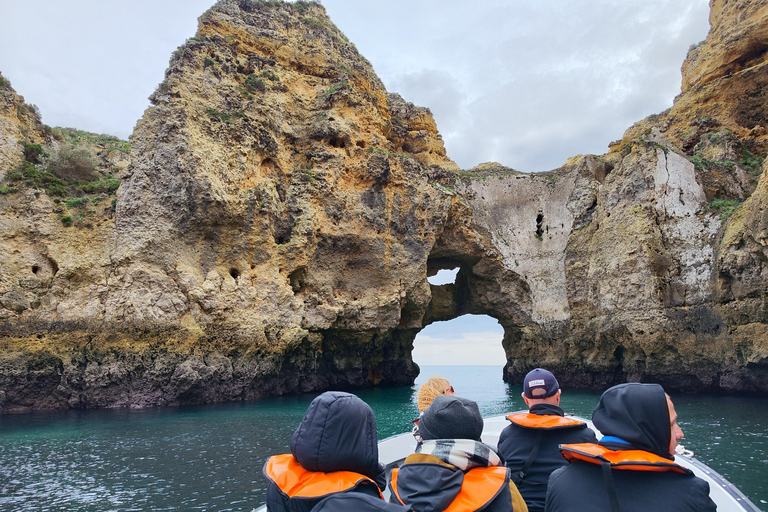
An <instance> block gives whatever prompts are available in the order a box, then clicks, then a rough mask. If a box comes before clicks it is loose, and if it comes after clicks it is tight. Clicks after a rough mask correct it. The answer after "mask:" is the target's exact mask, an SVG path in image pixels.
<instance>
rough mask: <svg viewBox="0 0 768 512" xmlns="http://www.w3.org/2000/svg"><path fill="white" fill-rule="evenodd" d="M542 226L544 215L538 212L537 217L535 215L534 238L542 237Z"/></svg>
mask: <svg viewBox="0 0 768 512" xmlns="http://www.w3.org/2000/svg"><path fill="white" fill-rule="evenodd" d="M543 225H544V213H542V212H539V214H538V215H536V236H538V237H542V236H543V235H544V229H543V228H542V226H543Z"/></svg>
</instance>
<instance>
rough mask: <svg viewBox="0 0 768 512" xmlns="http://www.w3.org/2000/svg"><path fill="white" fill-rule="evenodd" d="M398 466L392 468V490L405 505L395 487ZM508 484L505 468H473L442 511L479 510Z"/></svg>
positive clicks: (464, 511)
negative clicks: (454, 496)
mask: <svg viewBox="0 0 768 512" xmlns="http://www.w3.org/2000/svg"><path fill="white" fill-rule="evenodd" d="M397 474H398V468H395V469H393V470H392V492H393V493H394V495H395V498H397V501H398V502H399V503H400V504H402V505H407V504H406V503H405V502H404V501H403V500H402V499H401V498H400V493H399V492H398V489H397ZM507 485H509V479H508V478H507V468H506V467H504V466H493V467H489V468H474V469H470V470H469V471H467V472H466V473H464V481H463V482H462V484H461V490H460V491H459V493H458V494H457V495H456V498H454V500H453V501H452V502H451V504H450V505H448V508H446V509H445V510H444V512H469V511H472V510H479V509H480V508H482V507H484V506H485V505H487V504H488V503H490V502H491V501H492V500H493V499H494V498H495V497H496V496H498V495H499V493H500V492H501V491H502V490H503V489H504V487H505V486H507Z"/></svg>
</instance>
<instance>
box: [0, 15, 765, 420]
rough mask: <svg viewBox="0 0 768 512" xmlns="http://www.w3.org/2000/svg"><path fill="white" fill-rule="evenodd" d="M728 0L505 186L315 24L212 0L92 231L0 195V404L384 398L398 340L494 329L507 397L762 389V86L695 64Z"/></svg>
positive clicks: (739, 74)
mask: <svg viewBox="0 0 768 512" xmlns="http://www.w3.org/2000/svg"><path fill="white" fill-rule="evenodd" d="M748 4H749V5H746V4H743V5H744V6H745V7H744V8H743V9H742V8H738V9H737V8H735V7H734V6H733V5H732V3H724V5H720V3H718V2H714V3H713V17H712V20H713V31H712V33H711V35H710V38H709V39H708V40H707V42H705V43H704V44H702V45H700V46H699V47H698V49H697V50H692V52H691V55H690V56H689V60H688V61H687V62H688V63H687V64H686V69H687V71H686V76H690V77H694V75H695V77H697V78H690V79H686V80H688V81H689V82H690V84H688V85H686V90H685V91H684V93H683V94H682V95H681V96H680V97H678V98H677V100H676V102H675V106H674V107H673V108H672V109H671V110H670V111H668V112H665V113H662V114H660V115H658V116H651V117H650V118H648V119H646V120H643V121H641V122H640V123H638V125H636V126H634V127H632V128H630V129H629V130H628V132H627V133H626V134H625V136H624V139H623V141H621V142H617V143H615V144H613V145H612V147H611V151H609V153H608V154H606V155H604V156H603V157H595V156H579V157H575V158H573V159H571V160H569V162H568V163H567V164H566V165H565V166H563V167H562V168H560V169H557V170H554V171H551V172H548V173H538V174H522V173H518V172H515V171H513V170H511V169H508V168H505V167H503V166H501V165H499V164H484V165H481V166H478V167H477V168H475V169H471V170H469V171H461V170H459V169H458V168H457V166H456V165H455V164H454V163H453V162H452V161H451V160H450V159H449V158H448V157H447V156H446V154H445V150H444V147H443V144H442V140H441V138H440V136H439V134H438V132H437V128H436V126H435V123H434V120H433V119H432V116H431V114H430V113H429V111H428V110H426V109H424V108H419V107H415V106H414V105H412V104H410V103H407V102H406V101H404V100H403V99H402V98H400V97H399V96H397V95H395V94H391V93H388V92H387V91H386V90H385V88H384V86H383V85H382V84H381V82H380V81H379V79H378V78H377V77H376V76H375V74H374V73H373V70H372V69H371V67H370V65H369V63H368V62H367V61H366V60H365V59H364V58H363V57H362V56H360V55H359V54H358V53H357V51H356V49H355V48H354V46H353V45H352V43H351V42H349V41H348V40H347V39H346V38H345V37H344V35H343V34H341V33H340V32H339V31H338V29H336V28H335V27H334V26H333V24H332V23H331V22H330V20H328V18H327V17H326V15H325V12H324V10H323V8H322V7H321V6H319V5H318V4H315V3H310V2H296V3H293V4H282V3H277V2H252V1H248V0H222V1H220V2H219V3H217V4H216V5H215V6H214V7H213V8H212V9H211V10H209V11H208V12H207V13H205V14H204V15H203V16H202V17H201V18H200V24H199V29H198V32H197V34H196V36H195V37H193V38H192V39H190V40H189V41H188V42H187V43H186V44H185V45H184V46H182V47H181V48H179V50H178V51H177V52H176V53H175V54H174V56H173V58H172V59H171V64H170V67H169V69H168V71H167V73H166V76H165V79H164V80H163V82H162V83H161V84H160V85H159V87H158V89H157V90H156V91H155V93H154V94H153V95H152V97H151V101H152V104H153V105H152V107H150V108H149V109H148V110H147V112H146V113H145V115H144V117H143V118H142V119H141V120H140V121H139V123H138V124H137V126H136V129H135V132H134V134H133V136H132V139H131V158H130V165H129V166H128V168H127V169H126V170H125V172H124V174H123V176H122V177H123V182H122V185H121V186H120V189H119V191H118V194H117V200H116V203H115V208H114V210H115V211H114V215H112V214H110V215H107V216H105V217H104V218H102V219H100V220H99V222H91V223H89V224H88V225H85V224H75V225H74V226H70V227H66V226H64V225H63V224H62V222H61V219H60V215H59V214H57V212H56V208H57V206H56V203H54V202H53V200H51V198H50V197H48V195H47V194H45V193H41V191H40V190H36V189H34V188H33V189H26V190H20V191H19V192H15V193H13V194H6V195H0V222H2V224H1V225H0V227H1V229H0V246H1V247H2V254H3V256H2V258H3V259H2V261H1V262H0V263H2V267H1V270H0V286H1V287H2V288H0V298H1V300H0V305H2V307H1V308H0V318H2V319H3V320H4V322H5V323H4V324H3V325H2V328H1V331H2V336H0V390H2V391H0V408H1V409H2V410H5V411H12V410H26V409H29V408H41V407H45V408H56V407H109V406H144V405H163V404H181V403H200V402H211V401H219V400H240V399H249V398H257V397H261V396H267V395H274V394H281V393H288V392H299V391H304V392H306V391H314V390H321V389H328V388H330V387H360V386H370V385H403V384H410V383H412V382H413V378H414V377H415V375H416V374H417V372H418V368H417V367H416V366H415V364H414V363H413V362H412V360H411V350H412V348H413V340H414V337H415V336H416V334H417V333H418V331H419V330H420V329H422V328H423V327H424V326H425V325H427V324H429V323H431V322H435V321H442V320H449V319H452V318H456V317H458V316H460V315H463V314H467V313H472V314H487V315H490V316H492V317H494V318H496V319H498V320H499V322H500V324H501V325H502V326H503V327H504V332H505V334H504V341H503V346H504V349H505V351H506V354H507V366H506V368H505V373H504V377H505V378H506V379H511V380H513V381H517V380H519V379H520V378H522V375H523V374H524V373H525V372H526V371H527V370H529V369H530V368H531V367H533V366H547V367H549V368H551V369H553V370H554V371H556V372H557V374H558V378H559V379H560V380H561V383H563V384H564V385H568V386H584V387H595V388H597V387H603V386H606V385H609V384H613V383H616V382H620V381H624V380H639V381H655V382H660V383H662V384H664V385H665V386H667V387H668V388H669V389H673V390H685V391H726V392H727V391H736V390H738V391H746V392H757V391H761V390H762V391H764V390H766V389H768V347H767V346H766V345H765V341H764V340H765V339H766V337H765V330H766V325H768V323H767V314H766V313H767V312H766V308H765V305H764V295H765V290H766V282H768V280H767V279H768V278H766V276H768V274H767V273H766V271H765V269H763V267H764V264H765V261H766V256H768V252H766V249H765V247H766V240H767V239H768V238H766V236H765V234H764V233H762V231H761V230H764V227H765V225H768V224H766V219H765V204H766V201H768V198H766V195H765V194H766V191H765V187H766V181H765V180H766V178H765V173H764V172H762V171H763V170H764V166H763V167H761V165H762V160H761V157H762V156H764V155H765V153H766V149H768V148H766V145H765V144H766V140H767V139H766V136H765V134H763V133H762V132H761V131H760V128H759V126H758V124H756V122H757V119H758V117H760V116H762V115H765V112H766V111H767V110H766V107H768V105H765V104H764V103H761V102H764V101H765V99H764V96H762V93H759V94H756V95H752V96H750V95H749V94H745V91H750V90H756V91H757V90H760V88H761V87H762V83H763V81H764V80H766V76H768V74H767V73H766V68H765V67H764V65H763V64H762V61H760V60H759V59H757V58H750V59H747V60H744V59H741V61H743V62H742V67H741V68H739V69H738V70H736V69H735V68H734V69H731V68H728V66H726V65H725V64H723V65H717V66H715V65H714V64H712V63H714V62H716V61H717V59H716V58H715V57H714V55H720V58H721V61H722V62H723V63H725V62H736V61H740V59H739V58H735V59H734V57H733V55H735V54H737V53H739V52H742V53H743V52H746V51H748V50H747V49H745V48H753V47H754V44H748V45H744V44H741V43H739V42H738V41H740V40H741V39H742V38H750V37H753V36H754V38H756V39H759V38H760V37H762V36H760V35H759V34H760V32H761V30H762V29H761V26H762V25H764V23H763V24H761V23H759V22H758V21H757V20H758V18H760V16H763V15H762V14H761V13H762V12H763V11H764V8H763V5H764V2H750V3H748ZM766 16H768V15H766ZM734 17H738V19H743V20H747V22H745V23H744V24H743V27H742V32H738V31H735V30H736V29H733V26H734V25H737V26H741V25H739V24H738V23H735V22H734V20H733V18H734ZM764 18H765V16H763V18H762V19H764ZM720 26H722V27H727V28H728V30H729V31H730V32H728V34H726V32H725V29H724V28H723V29H717V28H716V27H720ZM737 33H738V34H744V35H743V36H738V37H735V36H733V34H737ZM729 34H730V35H729ZM705 50H706V51H707V52H710V53H712V55H713V56H712V57H711V58H710V57H707V58H703V57H699V56H698V55H704V54H703V53H701V52H704V51H705ZM749 51H751V50H749ZM697 52H699V53H697ZM725 53H729V54H728V55H725ZM702 59H703V60H702ZM710 65H711V66H710ZM707 66H710V67H711V69H710V68H708V67H707ZM723 66H725V67H723ZM705 68H706V69H705ZM720 68H722V69H721V71H717V72H715V71H714V70H715V69H720ZM726 68H727V69H728V70H729V71H730V73H731V74H730V75H727V73H728V72H729V71H723V70H724V69H726ZM718 73H720V76H719V77H715V75H717V74H718ZM713 77H715V78H713ZM694 82H695V83H694ZM747 110H748V114H747ZM683 130H685V132H684V131H683ZM691 130H693V131H691ZM688 132H690V133H688ZM742 201H743V204H742V203H741V202H742ZM733 211H735V213H733V215H732V216H730V217H729V215H730V214H731V213H732V212H733ZM761 233H762V234H761ZM447 268H458V269H459V272H458V274H457V279H456V282H455V283H453V284H448V285H442V286H434V285H431V284H429V282H428V281H427V276H429V275H434V274H435V273H436V272H438V271H439V270H440V269H447Z"/></svg>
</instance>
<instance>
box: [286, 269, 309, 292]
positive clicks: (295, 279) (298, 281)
mask: <svg viewBox="0 0 768 512" xmlns="http://www.w3.org/2000/svg"><path fill="white" fill-rule="evenodd" d="M306 280H307V267H299V268H297V269H296V270H294V271H293V272H291V273H290V274H289V275H288V282H289V283H290V285H291V289H292V290H293V293H299V292H300V291H301V290H302V289H304V284H305V282H306Z"/></svg>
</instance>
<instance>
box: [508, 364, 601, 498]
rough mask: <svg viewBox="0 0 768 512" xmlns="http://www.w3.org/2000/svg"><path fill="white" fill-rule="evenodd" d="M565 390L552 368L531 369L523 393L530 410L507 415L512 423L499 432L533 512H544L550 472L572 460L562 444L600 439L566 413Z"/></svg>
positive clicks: (510, 463)
mask: <svg viewBox="0 0 768 512" xmlns="http://www.w3.org/2000/svg"><path fill="white" fill-rule="evenodd" d="M561 394H562V392H561V390H560V384H558V382H557V379H556V378H555V376H554V375H553V374H552V372H550V371H548V370H545V369H544V368H535V369H533V370H531V371H530V372H528V374H527V375H526V376H525V379H523V393H522V397H523V400H525V404H526V405H527V406H528V408H529V410H528V412H527V413H526V412H518V413H513V414H510V415H509V416H507V419H508V420H509V421H510V425H508V426H507V427H506V428H505V429H504V430H502V432H501V435H500V436H499V446H498V447H499V455H501V456H502V457H503V458H504V461H505V463H506V465H507V467H508V468H509V469H510V470H511V472H512V481H513V482H515V484H517V488H518V489H519V490H520V494H521V495H522V496H523V499H525V502H526V504H527V505H528V510H529V511H530V512H544V502H545V501H546V497H547V481H548V480H549V475H550V473H552V472H553V471H554V470H556V469H558V468H560V467H562V466H566V465H567V464H568V462H567V461H566V460H565V458H564V457H563V456H562V455H561V454H560V451H559V449H558V447H559V445H561V444H577V443H595V442H597V438H596V437H595V433H594V432H593V431H592V430H591V429H589V428H587V424H586V423H584V422H583V421H579V420H576V419H573V418H567V417H565V413H564V412H563V410H562V409H561V408H560V395H561Z"/></svg>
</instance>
